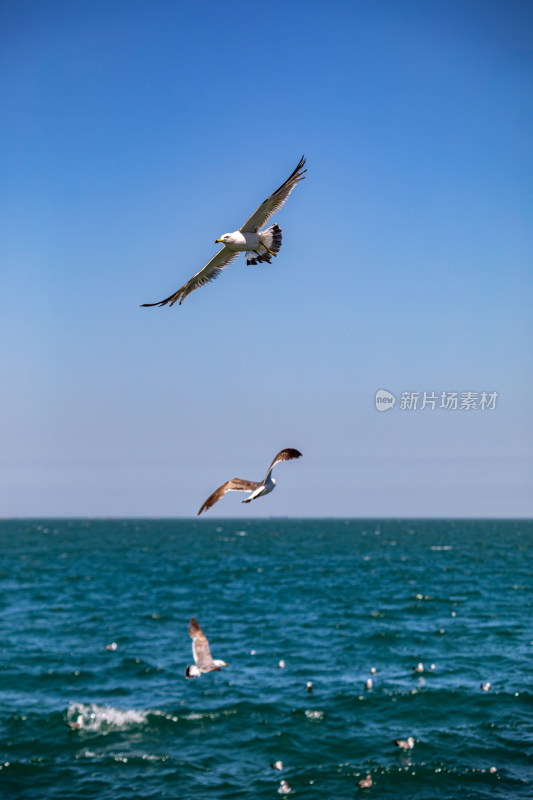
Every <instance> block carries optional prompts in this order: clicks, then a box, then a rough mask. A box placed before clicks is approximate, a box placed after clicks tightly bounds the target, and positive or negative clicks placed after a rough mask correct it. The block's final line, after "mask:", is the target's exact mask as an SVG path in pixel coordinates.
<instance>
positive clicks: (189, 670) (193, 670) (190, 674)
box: [185, 664, 202, 678]
mask: <svg viewBox="0 0 533 800" xmlns="http://www.w3.org/2000/svg"><path fill="white" fill-rule="evenodd" d="M201 674H202V673H201V672H200V670H199V669H198V667H197V666H196V664H189V666H188V667H186V668H185V677H186V678H199V677H200V675H201Z"/></svg>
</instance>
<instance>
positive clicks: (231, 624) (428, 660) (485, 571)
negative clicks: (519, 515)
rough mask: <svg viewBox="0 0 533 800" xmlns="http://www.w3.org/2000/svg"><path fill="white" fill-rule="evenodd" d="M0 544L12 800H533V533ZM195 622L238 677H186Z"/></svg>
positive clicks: (268, 532)
mask: <svg viewBox="0 0 533 800" xmlns="http://www.w3.org/2000/svg"><path fill="white" fill-rule="evenodd" d="M0 548H1V549H0V552H1V556H0V626H1V639H0V798H2V799H3V798H7V799H8V800H15V799H17V800H18V799H19V798H20V799H21V800H22V799H24V800H26V799H27V800H45V799H46V800H51V799H52V798H57V800H59V798H61V800H71V798H72V799H74V798H84V800H88V799H89V798H98V800H122V798H124V800H126V798H127V800H132V799H133V798H139V800H140V799H141V798H142V800H148V799H149V798H158V799H159V798H172V799H173V800H193V798H194V800H237V798H243V799H244V798H253V799H254V800H263V799H264V800H268V798H271V799H273V798H276V797H278V796H281V794H282V793H284V792H285V793H287V794H288V796H289V797H291V796H294V797H295V798H301V800H304V798H322V799H325V798H327V799H328V800H344V799H346V800H348V799H350V800H353V799H354V798H361V800H366V799H368V800H370V799H371V798H376V800H377V798H380V800H384V799H385V798H387V799H388V798H394V799H395V800H463V799H465V798H476V799H477V800H482V798H483V799H484V798H487V800H488V799H489V798H490V800H493V799H494V798H511V799H512V800H515V799H517V800H518V798H532V797H533V766H532V765H533V759H532V756H533V738H532V717H533V715H532V711H533V679H532V671H531V660H532V655H533V627H532V624H531V623H532V617H533V609H532V604H531V599H532V591H531V590H532V583H533V581H532V555H533V552H532V551H533V522H532V521H527V520H457V519H455V520H443V519H439V520H435V519H427V520H422V519H417V520H407V519H406V520H394V519H230V520H228V519H224V520H217V519H209V518H205V519H199V520H188V519H177V520H173V519H168V520H165V519H158V520H148V519H139V520H134V519H124V520H121V519H110V520H107V519H106V520H104V519H72V520H68V519H57V520H54V519H42V520H14V519H6V520H2V521H0ZM193 616H194V617H196V619H197V620H198V622H199V624H200V625H201V626H202V628H203V630H204V632H205V634H206V635H207V637H208V639H209V642H210V646H211V651H212V655H213V657H214V658H219V659H222V660H224V661H225V662H227V667H223V668H222V669H221V670H220V671H216V672H211V673H209V674H204V675H202V676H201V677H200V678H195V679H191V680H187V679H186V678H185V668H186V666H187V665H188V664H190V663H192V662H191V659H192V651H191V639H190V637H189V633H188V627H189V620H190V618H191V617H193ZM417 668H418V671H417ZM369 679H371V681H372V685H370V684H368V683H367V682H368V680H369ZM309 682H311V684H312V685H308V684H309ZM487 683H488V684H490V688H489V687H488V686H485V690H484V689H482V688H481V685H482V684H487ZM409 737H412V739H413V740H414V741H412V745H413V746H412V747H411V748H407V749H406V748H402V747H401V746H398V745H397V744H395V741H407V740H408V738H409ZM278 761H281V762H282V769H275V768H273V767H272V766H271V764H275V763H276V762H278ZM278 766H280V765H278ZM367 776H370V780H371V782H372V786H371V787H370V788H363V787H360V786H359V781H361V780H362V779H365V778H366V777H367ZM282 781H284V783H282Z"/></svg>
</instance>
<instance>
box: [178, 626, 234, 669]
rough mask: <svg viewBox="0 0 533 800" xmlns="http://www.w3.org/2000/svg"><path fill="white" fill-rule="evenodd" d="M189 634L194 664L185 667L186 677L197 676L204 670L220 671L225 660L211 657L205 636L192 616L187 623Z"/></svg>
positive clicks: (224, 664)
mask: <svg viewBox="0 0 533 800" xmlns="http://www.w3.org/2000/svg"><path fill="white" fill-rule="evenodd" d="M189 636H190V637H191V639H192V654H193V658H194V664H189V666H188V667H187V668H186V669H185V677H186V678H199V677H200V675H202V673H204V672H213V671H215V670H219V671H220V668H221V667H227V666H228V665H227V664H226V662H225V661H220V659H218V658H215V659H213V657H212V656H211V650H210V649H209V642H208V641H207V636H206V635H205V633H204V632H203V630H202V629H201V628H200V626H199V625H198V622H197V621H196V620H195V618H194V617H191V621H190V623H189Z"/></svg>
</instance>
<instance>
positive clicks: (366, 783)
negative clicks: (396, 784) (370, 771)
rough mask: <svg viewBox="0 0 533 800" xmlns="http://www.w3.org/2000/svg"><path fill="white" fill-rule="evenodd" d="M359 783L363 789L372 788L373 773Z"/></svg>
mask: <svg viewBox="0 0 533 800" xmlns="http://www.w3.org/2000/svg"><path fill="white" fill-rule="evenodd" d="M357 785H358V786H360V787H361V789H370V787H371V786H372V775H367V776H366V778H362V779H361V780H360V781H359V782H358V784H357Z"/></svg>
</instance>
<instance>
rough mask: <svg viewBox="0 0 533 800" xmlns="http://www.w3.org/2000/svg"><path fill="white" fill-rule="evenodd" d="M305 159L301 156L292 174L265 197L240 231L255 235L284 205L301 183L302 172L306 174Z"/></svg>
mask: <svg viewBox="0 0 533 800" xmlns="http://www.w3.org/2000/svg"><path fill="white" fill-rule="evenodd" d="M304 164H305V158H304V157H303V156H302V157H301V159H300V162H299V164H298V166H297V167H296V169H295V170H294V172H293V173H292V174H291V175H290V176H289V177H288V178H287V180H286V181H285V183H282V184H281V186H280V187H279V189H276V191H275V192H274V193H273V194H271V195H270V197H267V199H266V200H265V202H264V203H261V205H260V206H259V208H258V209H257V211H254V213H253V214H252V216H251V217H250V219H247V220H246V222H245V223H244V225H243V226H242V228H241V231H243V232H244V231H248V232H252V233H255V232H256V231H258V230H259V228H262V227H263V226H264V225H266V223H267V222H268V220H269V219H270V217H271V216H272V215H273V214H275V213H276V211H279V210H280V208H281V207H282V206H283V204H284V203H285V201H286V199H287V197H288V196H289V195H290V193H291V192H292V190H293V189H294V187H295V186H296V184H297V183H298V182H299V181H303V179H304V177H305V176H304V172H307V170H306V169H304Z"/></svg>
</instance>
